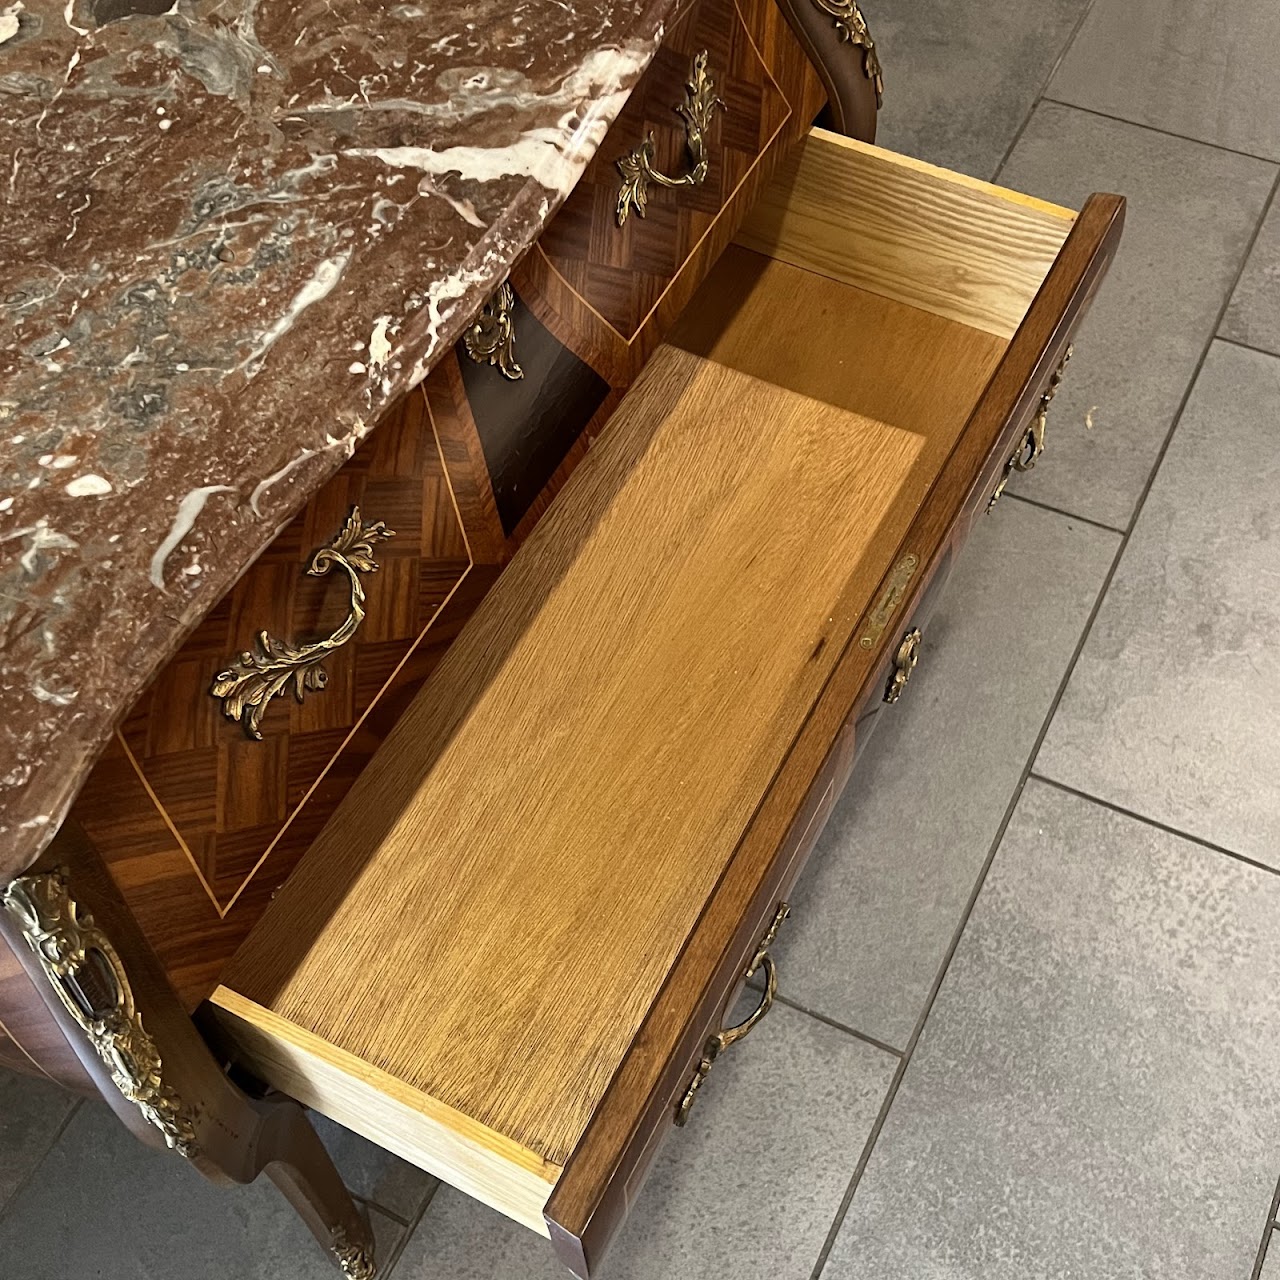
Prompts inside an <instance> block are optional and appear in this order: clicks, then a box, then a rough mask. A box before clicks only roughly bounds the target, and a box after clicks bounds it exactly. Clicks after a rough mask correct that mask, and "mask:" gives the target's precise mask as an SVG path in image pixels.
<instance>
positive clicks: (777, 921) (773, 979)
mask: <svg viewBox="0 0 1280 1280" xmlns="http://www.w3.org/2000/svg"><path fill="white" fill-rule="evenodd" d="M790 912H791V908H790V906H788V905H787V903H785V902H783V903H781V904H779V906H778V910H777V912H776V913H775V914H774V917H773V923H772V924H770V925H769V928H768V929H767V930H766V932H765V935H764V937H763V938H761V939H760V945H759V946H758V947H757V948H756V953H755V955H754V957H752V960H751V964H750V965H749V966H748V968H747V971H746V973H745V975H744V976H745V977H747V978H751V977H754V976H755V973H756V970H757V969H759V968H761V967H762V966H763V968H764V994H763V995H761V997H760V1003H759V1004H758V1005H756V1007H755V1008H754V1009H752V1011H751V1013H750V1014H749V1015H748V1016H747V1017H746V1018H744V1019H743V1020H742V1021H741V1022H739V1023H738V1024H737V1025H736V1026H732V1027H724V1028H722V1029H721V1030H719V1031H717V1032H716V1033H715V1035H713V1036H711V1037H710V1038H709V1039H708V1040H707V1043H706V1045H705V1046H703V1050H702V1060H701V1061H700V1062H699V1063H698V1069H697V1070H696V1071H695V1072H694V1073H693V1079H692V1080H690V1081H689V1087H688V1088H687V1089H686V1090H685V1091H684V1095H683V1096H682V1097H681V1099H680V1102H679V1105H678V1106H677V1107H676V1124H678V1125H684V1124H685V1123H687V1121H688V1119H689V1112H690V1111H691V1110H692V1109H693V1104H694V1102H695V1101H696V1100H697V1097H698V1090H699V1089H701V1088H702V1082H703V1081H704V1080H705V1079H706V1078H707V1076H709V1075H710V1074H711V1068H712V1067H713V1066H715V1062H716V1059H717V1058H718V1057H719V1056H720V1055H721V1054H722V1053H723V1052H724V1051H725V1050H726V1049H727V1048H728V1047H729V1046H730V1045H731V1044H737V1043H738V1041H739V1040H741V1039H742V1038H743V1036H745V1035H746V1034H747V1033H748V1032H749V1031H750V1030H751V1029H752V1027H754V1026H755V1025H756V1023H757V1022H759V1021H760V1019H761V1018H763V1017H764V1015H765V1014H766V1013H768V1012H769V1010H770V1009H771V1008H773V998H774V996H776V995H777V993H778V971H777V969H776V968H775V967H774V963H773V957H772V956H770V954H769V948H770V947H771V946H772V945H773V941H774V939H775V938H776V937H777V936H778V929H779V927H780V926H781V924H782V922H783V921H784V920H785V919H786V918H787V916H788V915H789V914H790Z"/></svg>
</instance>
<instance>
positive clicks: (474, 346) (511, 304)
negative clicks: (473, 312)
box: [462, 280, 524, 382]
mask: <svg viewBox="0 0 1280 1280" xmlns="http://www.w3.org/2000/svg"><path fill="white" fill-rule="evenodd" d="M515 305H516V295H515V293H514V291H513V290H512V288H511V285H510V283H509V282H508V281H506V280H504V281H503V282H502V283H501V284H500V285H499V286H498V292H497V293H495V294H494V295H493V297H492V298H490V299H489V301H488V302H486V303H485V304H484V306H483V307H481V308H480V314H479V315H478V316H477V317H476V318H475V320H474V321H473V322H472V324H471V327H470V328H469V329H467V331H466V332H465V333H464V334H463V335H462V341H463V345H464V346H465V347H466V349H467V355H469V356H470V357H471V358H472V360H474V361H475V362H476V364H491V365H493V366H494V368H496V369H497V370H498V372H499V373H500V374H502V376H503V377H504V378H509V379H510V380H511V381H512V382H518V381H519V380H520V379H521V378H523V377H524V370H523V369H522V368H521V367H520V366H519V365H518V364H517V363H516V329H515V320H514V318H513V316H512V314H511V313H512V311H514V310H515Z"/></svg>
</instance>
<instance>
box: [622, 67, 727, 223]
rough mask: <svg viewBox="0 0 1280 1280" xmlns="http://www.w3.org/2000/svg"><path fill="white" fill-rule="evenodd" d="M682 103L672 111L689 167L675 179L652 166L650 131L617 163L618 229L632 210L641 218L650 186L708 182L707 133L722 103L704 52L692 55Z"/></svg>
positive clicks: (687, 184) (651, 135) (722, 107)
mask: <svg viewBox="0 0 1280 1280" xmlns="http://www.w3.org/2000/svg"><path fill="white" fill-rule="evenodd" d="M685 88H686V89H687V90H688V93H687V94H686V96H685V100H684V101H683V102H682V103H681V104H680V105H679V106H678V107H676V108H675V110H676V113H677V114H678V115H679V116H680V117H681V118H682V119H683V120H684V141H685V146H686V147H687V148H688V149H689V159H690V160H691V161H692V168H691V169H690V170H689V172H688V173H685V174H681V176H680V177H678V178H669V177H668V176H667V175H666V174H665V173H662V172H660V171H659V170H657V169H655V168H654V167H653V131H652V130H650V131H649V134H648V136H647V137H646V138H645V140H644V141H643V142H642V143H640V145H639V146H637V147H634V148H633V149H632V150H631V151H629V152H627V154H626V155H625V156H623V157H622V158H621V159H620V160H619V161H618V172H619V173H621V174H622V189H621V190H620V191H619V192H618V208H617V218H618V226H620V227H621V226H624V225H625V224H626V221H627V216H628V215H629V214H630V212H631V210H632V209H635V211H636V214H637V216H639V217H641V218H643V217H644V214H645V206H646V205H647V204H648V202H649V183H650V182H655V183H657V184H658V186H660V187H700V186H701V185H702V184H703V183H704V182H706V180H707V171H708V169H709V167H710V163H711V162H710V160H709V159H708V157H707V133H708V131H709V130H710V128H711V116H712V113H713V112H714V111H715V109H716V108H717V107H719V108H720V109H721V110H722V111H723V110H724V109H725V105H724V103H723V102H722V101H721V100H720V98H719V97H717V96H716V86H715V81H713V80H712V79H711V76H710V74H709V73H708V71H707V51H706V50H705V49H703V50H702V52H701V53H698V54H695V55H694V58H693V66H692V68H691V69H690V72H689V82H688V84H687V85H686V86H685Z"/></svg>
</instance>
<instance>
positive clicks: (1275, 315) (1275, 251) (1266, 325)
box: [1218, 200, 1280, 355]
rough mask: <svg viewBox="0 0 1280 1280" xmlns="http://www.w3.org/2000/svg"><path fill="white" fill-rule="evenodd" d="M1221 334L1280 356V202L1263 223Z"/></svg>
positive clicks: (1234, 340) (1232, 298)
mask: <svg viewBox="0 0 1280 1280" xmlns="http://www.w3.org/2000/svg"><path fill="white" fill-rule="evenodd" d="M1218 332H1219V333H1221V334H1222V336H1223V337H1224V338H1230V339H1231V340H1232V341H1233V342H1243V343H1245V344H1246V345H1247V346H1250V347H1259V348H1261V349H1262V350H1263V351H1270V352H1273V353H1274V354H1275V355H1280V200H1277V201H1276V202H1275V203H1274V204H1273V205H1272V206H1271V211H1270V212H1269V213H1268V214H1267V219H1266V221H1265V222H1264V223H1263V224H1262V230H1261V231H1260V232H1259V233H1258V239H1257V241H1256V242H1255V244H1254V246H1253V250H1252V252H1251V253H1250V254H1249V261H1248V262H1247V263H1246V264H1245V268H1244V273H1243V274H1242V275H1241V277H1240V283H1239V284H1238V285H1236V290H1235V293H1233V294H1232V295H1231V305H1230V306H1229V307H1228V308H1227V314H1226V315H1225V316H1224V317H1223V320H1222V328H1221V329H1220V330H1219V331H1218Z"/></svg>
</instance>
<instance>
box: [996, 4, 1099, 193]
mask: <svg viewBox="0 0 1280 1280" xmlns="http://www.w3.org/2000/svg"><path fill="white" fill-rule="evenodd" d="M1097 3H1098V0H1089V3H1088V4H1087V5H1086V6H1085V10H1084V12H1083V13H1082V14H1081V15H1080V16H1079V18H1077V19H1076V24H1075V26H1074V27H1072V28H1071V34H1070V35H1069V36H1068V37H1067V42H1066V44H1064V45H1063V46H1062V52H1061V53H1059V54H1058V56H1057V57H1056V58H1055V59H1054V60H1053V65H1052V66H1051V67H1050V68H1049V71H1048V74H1047V75H1046V76H1045V78H1044V79H1043V80H1042V81H1041V82H1040V88H1039V89H1038V90H1037V91H1036V96H1035V98H1034V100H1033V101H1032V103H1031V107H1030V109H1029V110H1028V111H1027V114H1026V115H1025V116H1023V118H1022V123H1021V124H1020V125H1019V126H1018V131H1017V132H1016V133H1015V134H1014V135H1013V141H1012V142H1010V143H1009V145H1008V146H1007V147H1006V148H1005V149H1004V155H1002V156H1001V157H1000V163H999V164H998V165H996V168H995V173H993V174H992V176H991V181H992V182H995V181H997V180H998V179H999V177H1000V175H1001V173H1003V172H1004V167H1005V165H1006V164H1008V163H1009V157H1010V156H1011V155H1013V152H1014V149H1015V148H1016V147H1017V145H1018V143H1019V142H1021V141H1022V135H1023V134H1024V133H1026V131H1027V126H1028V125H1029V124H1030V123H1031V118H1032V116H1034V115H1035V113H1036V108H1037V107H1038V106H1039V105H1040V104H1041V103H1042V102H1044V101H1045V98H1046V95H1047V94H1048V92H1049V86H1050V85H1051V84H1052V83H1053V77H1054V76H1056V75H1057V74H1058V68H1059V67H1061V66H1062V64H1063V62H1065V61H1066V57H1067V54H1069V53H1070V52H1071V46H1072V45H1074V44H1075V42H1076V37H1077V36H1078V35H1079V34H1080V32H1081V30H1082V28H1083V27H1084V24H1085V23H1086V22H1087V21H1088V20H1089V15H1090V14H1091V13H1092V12H1093V7H1094V5H1096V4H1097Z"/></svg>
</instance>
